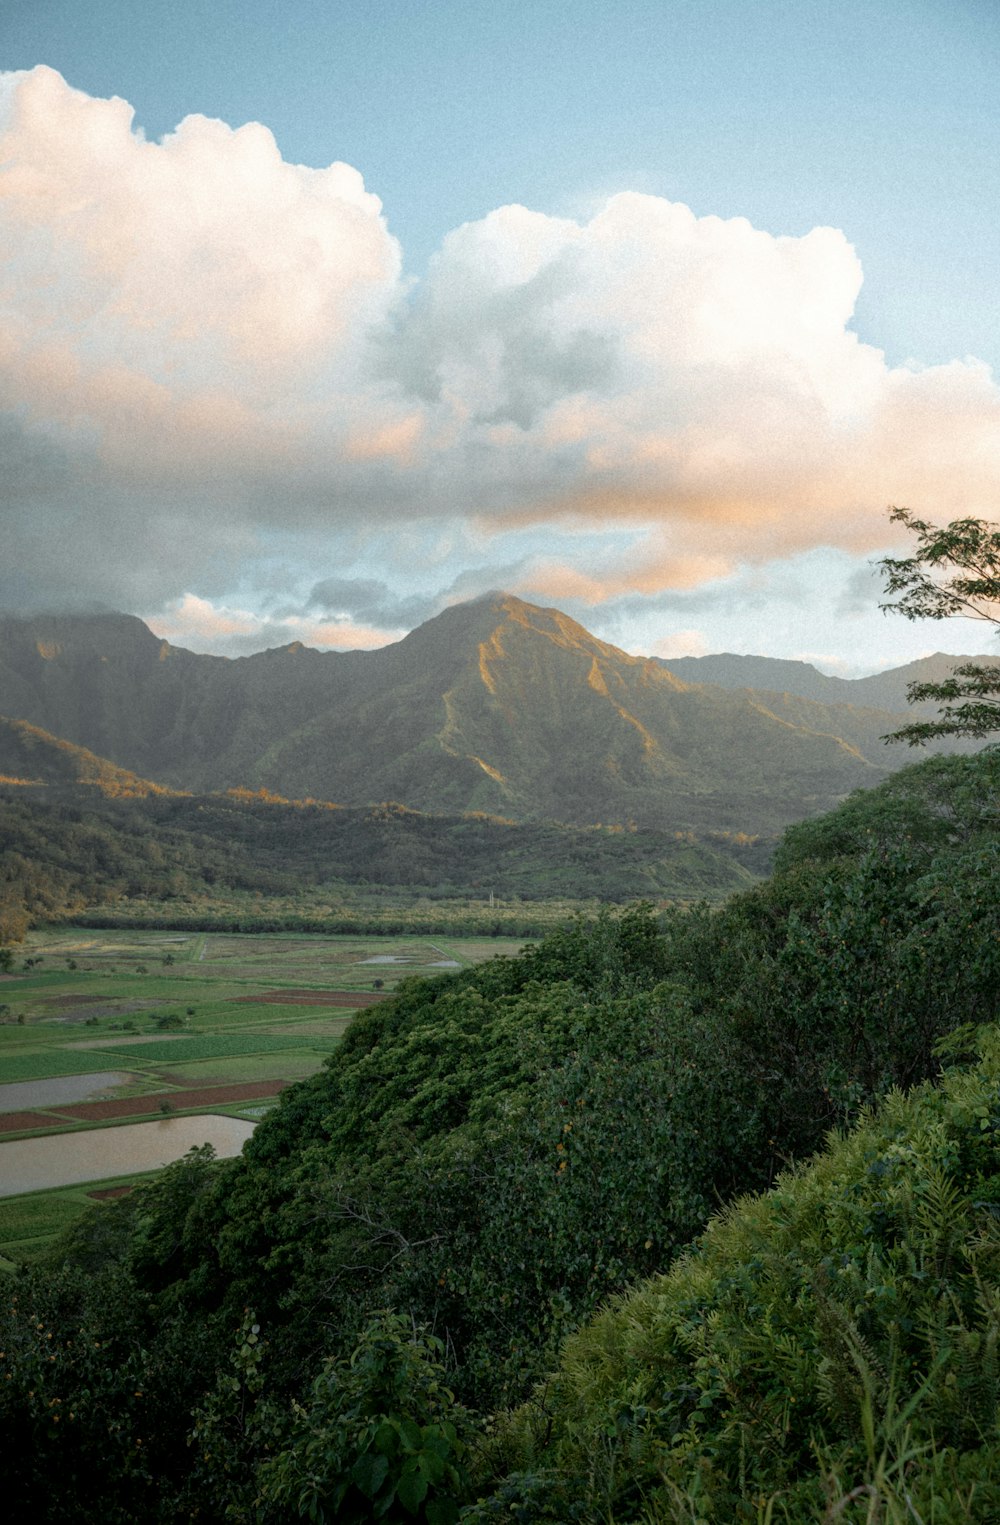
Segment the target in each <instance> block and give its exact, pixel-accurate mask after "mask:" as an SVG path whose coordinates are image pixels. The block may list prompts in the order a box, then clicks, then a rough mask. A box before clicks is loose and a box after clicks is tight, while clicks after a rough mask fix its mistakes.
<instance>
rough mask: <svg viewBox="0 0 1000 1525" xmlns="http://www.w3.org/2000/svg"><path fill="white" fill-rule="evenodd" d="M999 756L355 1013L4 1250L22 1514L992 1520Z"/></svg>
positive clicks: (998, 1449)
mask: <svg viewBox="0 0 1000 1525" xmlns="http://www.w3.org/2000/svg"><path fill="white" fill-rule="evenodd" d="M998 870H1000V753H998V751H997V750H996V749H988V750H986V751H984V752H982V753H980V754H978V755H977V756H974V757H965V758H950V759H933V760H931V761H928V762H924V763H921V764H918V765H917V766H915V767H912V768H908V769H905V770H903V771H902V772H900V773H898V774H896V775H895V776H894V777H892V778H891V779H889V780H888V781H887V782H885V783H884V784H882V785H880V786H879V787H878V788H876V789H874V790H871V791H868V792H866V793H862V794H858V795H856V796H853V797H852V798H851V799H849V800H848V801H847V802H846V803H845V804H844V805H842V806H841V807H840V808H839V809H837V810H836V811H834V812H832V813H831V814H828V815H826V816H823V817H820V818H818V819H816V820H813V821H809V822H805V823H802V824H800V825H798V826H795V827H792V828H790V829H789V830H788V831H787V832H786V834H785V836H784V838H783V840H782V843H781V845H780V848H779V850H778V854H777V857H776V861H775V867H774V872H773V874H772V876H771V878H770V879H769V880H768V881H767V882H765V883H763V884H761V885H759V886H757V887H754V888H751V889H749V890H747V891H746V892H744V893H741V894H739V895H736V896H734V897H733V898H731V899H730V900H728V901H727V902H726V903H725V904H723V905H722V906H720V907H717V908H711V907H708V906H702V907H700V908H698V907H696V908H694V909H689V910H677V911H673V912H669V913H667V914H664V915H660V916H657V915H655V914H654V913H653V911H652V910H651V909H650V908H649V907H638V908H636V907H633V908H631V909H628V910H625V911H622V912H612V911H608V912H605V913H603V914H602V915H601V916H599V917H598V918H596V919H594V920H591V921H583V920H581V921H577V922H575V923H573V924H571V925H569V926H567V927H565V928H564V929H563V930H561V931H558V932H555V933H553V934H551V935H549V936H548V937H546V938H545V939H543V940H542V941H541V942H539V943H538V944H536V945H534V946H532V947H529V948H528V949H527V950H526V952H525V953H524V954H523V955H522V956H521V957H520V958H518V959H506V958H500V959H495V960H493V961H491V962H489V963H486V964H483V965H480V966H478V967H476V968H470V969H465V970H462V971H460V972H458V973H455V974H450V975H444V976H441V977H438V978H435V979H433V980H411V981H409V982H406V983H404V985H403V986H402V987H401V988H400V991H399V993H398V994H397V995H396V996H395V997H394V998H393V999H391V1000H389V1001H386V1002H384V1003H383V1004H382V1005H381V1006H379V1007H378V1008H373V1009H371V1010H370V1011H366V1012H362V1013H359V1015H358V1016H357V1018H356V1019H355V1021H354V1022H353V1024H352V1026H351V1028H350V1029H349V1031H348V1034H347V1037H346V1039H345V1041H344V1043H343V1045H342V1046H341V1048H340V1049H339V1050H338V1051H337V1052H336V1053H335V1054H333V1055H332V1056H331V1058H330V1059H329V1061H328V1062H327V1064H326V1066H325V1068H324V1069H323V1070H322V1071H321V1072H320V1073H319V1074H317V1075H316V1076H314V1077H312V1078H310V1079H308V1080H306V1081H304V1082H302V1083H300V1084H298V1085H296V1086H294V1087H291V1088H290V1089H289V1090H288V1091H286V1092H285V1093H284V1095H283V1096H282V1099H281V1103H280V1105H279V1106H278V1107H277V1108H276V1109H275V1111H274V1112H273V1113H272V1114H271V1115H270V1116H269V1117H268V1118H266V1119H265V1120H264V1121H263V1122H262V1123H261V1124H260V1125H259V1127H258V1128H257V1130H256V1132H255V1134H254V1136H253V1138H252V1140H251V1141H250V1143H249V1144H248V1146H247V1147H246V1149H245V1151H244V1154H243V1155H242V1157H240V1158H239V1159H237V1160H234V1161H227V1162H218V1161H215V1160H214V1159H212V1158H211V1157H210V1156H209V1154H208V1153H207V1152H205V1151H199V1152H194V1153H193V1154H191V1155H189V1156H188V1157H187V1158H186V1159H184V1160H183V1161H181V1162H179V1163H178V1164H176V1165H174V1166H172V1167H170V1168H169V1169H168V1170H166V1171H165V1172H163V1173H162V1175H161V1176H160V1177H158V1178H157V1179H156V1180H155V1181H154V1182H153V1183H151V1184H149V1185H146V1186H143V1187H141V1188H139V1189H137V1190H135V1191H133V1192H132V1193H131V1195H129V1196H128V1197H126V1198H123V1199H121V1200H119V1201H117V1202H114V1203H109V1204H103V1205H101V1206H100V1207H99V1208H95V1209H94V1210H92V1211H91V1212H90V1213H89V1214H88V1215H87V1216H85V1217H84V1218H83V1219H81V1220H80V1221H79V1223H78V1224H77V1225H76V1226H75V1228H74V1229H73V1230H72V1231H71V1232H70V1234H69V1235H68V1236H67V1237H66V1238H65V1239H64V1240H63V1241H62V1242H61V1244H60V1245H59V1246H58V1249H57V1250H56V1251H55V1252H54V1254H53V1257H52V1259H51V1262H50V1263H49V1264H46V1265H44V1266H41V1267H35V1268H30V1269H25V1270H23V1271H22V1272H21V1273H19V1274H18V1276H17V1277H15V1278H14V1279H12V1280H11V1282H10V1283H9V1286H8V1288H7V1290H6V1294H5V1298H4V1304H3V1311H2V1329H0V1346H2V1354H0V1366H2V1368H3V1376H2V1379H0V1403H2V1405H3V1426H4V1433H5V1446H4V1461H3V1464H2V1465H3V1473H4V1476H3V1483H4V1497H5V1499H6V1501H7V1503H8V1507H9V1508H11V1509H12V1510H13V1512H14V1516H15V1517H16V1518H19V1519H30V1518H39V1519H40V1518H45V1519H46V1520H49V1521H53V1522H55V1521H62V1520H65V1521H69V1520H73V1521H75V1522H90V1521H94V1522H97V1521H100V1522H101V1525H115V1522H122V1525H124V1522H126V1521H129V1522H131V1521H135V1520H137V1519H143V1520H149V1521H156V1520H160V1521H176V1520H181V1519H198V1520H204V1521H224V1520H235V1521H258V1522H266V1525H271V1522H275V1525H276V1522H283V1521H290V1520H296V1519H306V1520H313V1521H329V1522H332V1521H338V1522H349V1521H359V1522H360V1521H368V1520H374V1519H381V1520H386V1521H404V1520H423V1521H426V1522H428V1525H441V1522H448V1521H455V1520H458V1519H462V1520H463V1521H467V1522H475V1525H485V1522H487V1521H493V1520H517V1521H522V1522H531V1521H545V1520H548V1521H558V1522H571V1521H577V1522H582V1525H598V1522H614V1525H646V1522H651V1521H690V1522H696V1521H707V1522H718V1525H723V1522H725V1525H729V1522H736V1521H747V1522H751V1521H755V1522H760V1521H772V1520H773V1521H777V1520H785V1521H790V1522H801V1521H803V1520H807V1519H815V1520H821V1519H823V1520H834V1519H837V1520H844V1521H859V1520H869V1521H871V1520H875V1519H879V1520H899V1521H903V1520H914V1519H916V1520H923V1521H930V1520H933V1521H935V1522H936V1525H942V1522H952V1521H958V1520H986V1519H993V1518H997V1517H1000V1443H998V1441H997V1438H996V1436H997V1428H996V1424H997V1412H998V1410H997V1404H998V1400H1000V1385H998V1383H1000V1368H998V1357H997V1340H998V1336H1000V1301H998V1297H997V1290H996V1289H997V1285H998V1282H1000V1155H998V1139H1000V1105H998V1100H997V1098H998V1094H1000V1092H998V1079H1000V1043H998V1040H997V1037H996V1028H995V1026H994V1024H995V1023H996V1020H997V1017H998V1009H997V1008H998V999H1000V996H998V992H1000V936H998V928H1000V872H998Z"/></svg>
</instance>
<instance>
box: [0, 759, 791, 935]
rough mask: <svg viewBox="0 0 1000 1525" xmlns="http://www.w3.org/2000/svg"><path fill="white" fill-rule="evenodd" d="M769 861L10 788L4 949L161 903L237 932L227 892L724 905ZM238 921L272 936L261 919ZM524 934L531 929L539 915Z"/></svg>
mask: <svg viewBox="0 0 1000 1525" xmlns="http://www.w3.org/2000/svg"><path fill="white" fill-rule="evenodd" d="M87 755H88V756H89V754H87ZM95 761H97V760H96V759H95ZM140 782H141V781H139V780H136V781H135V784H136V785H137V784H138V783H140ZM772 849H773V843H769V842H763V841H760V840H755V839H752V838H745V837H741V836H739V835H733V834H728V833H725V832H714V833H707V834H705V835H704V836H702V837H701V838H698V837H696V836H695V834H694V833H692V832H669V831H643V832H637V831H629V830H627V829H622V828H619V829H614V828H609V827H585V826H566V825H559V824H556V823H555V822H514V821H506V820H502V819H498V818H497V817H495V816H487V815H455V816H444V815H428V814H424V813H422V812H420V811H416V810H408V809H406V807H405V806H403V805H398V804H383V805H375V806H371V807H368V808H366V809H341V808H338V807H336V806H333V805H329V804H325V803H322V802H319V801H315V800H310V801H299V802H293V801H290V800H285V799H281V798H280V797H278V796H275V795H273V794H269V793H268V792H267V791H266V790H255V791H249V790H245V789H233V790H229V791H228V792H226V793H224V794H215V795H202V796H191V795H183V794H174V793H171V792H169V791H164V790H159V791H155V790H152V789H150V791H149V792H147V793H146V794H144V795H143V794H140V793H138V792H132V793H130V794H122V793H120V792H118V789H117V787H112V788H111V789H110V790H109V791H106V790H105V789H104V788H102V787H95V786H93V785H91V784H66V783H58V784H56V785H46V786H38V787H28V786H24V785H17V784H9V783H8V784H6V785H4V784H3V782H2V781H0V851H2V867H0V942H3V941H4V940H8V941H15V940H17V939H19V938H20V937H21V936H23V934H24V931H25V929H26V928H27V926H28V925H29V924H30V923H31V921H32V920H39V919H41V920H44V919H45V918H47V917H57V918H58V917H60V916H63V915H66V914H67V913H77V912H80V911H82V910H83V908H84V907H89V908H90V910H91V913H93V910H94V908H95V907H102V906H103V907H105V908H107V909H108V911H109V912H110V909H111V908H112V907H114V906H115V905H116V904H117V903H118V902H120V901H122V900H135V899H137V898H139V899H149V900H153V901H156V902H157V903H158V904H157V909H156V912H155V916H156V919H157V924H159V925H164V924H167V923H169V922H170V919H171V907H173V910H174V913H175V916H180V917H181V919H182V920H183V922H184V924H185V925H189V924H190V923H191V920H192V918H193V917H196V916H197V914H198V912H199V911H201V912H202V913H203V915H204V917H205V919H206V922H211V924H213V925H221V924H232V922H233V915H232V914H230V916H229V922H228V923H226V922H225V917H226V913H227V911H229V912H232V908H231V906H228V905H227V892H232V891H237V892H242V893H248V894H255V895H263V896H281V895H296V896H301V895H302V894H303V892H304V891H308V890H309V889H310V888H312V887H315V886H333V887H336V886H337V885H338V884H339V885H340V886H358V887H366V886H382V887H392V888H396V889H399V890H401V891H407V892H410V893H414V894H416V893H419V894H420V895H423V896H425V897H430V898H433V899H435V900H437V901H447V900H455V899H462V898H463V897H464V898H467V897H469V896H470V895H474V896H476V897H477V898H478V899H479V900H481V901H482V900H484V899H488V897H489V892H490V891H491V890H495V891H496V893H497V895H498V896H499V897H502V898H503V899H505V900H514V899H518V900H523V901H533V900H538V899H543V898H546V899H547V898H551V897H557V896H560V895H567V894H568V895H571V896H573V898H575V899H580V900H586V899H588V898H590V897H595V898H600V899H602V900H609V901H617V900H629V899H636V898H638V897H640V896H642V895H648V896H651V897H656V898H660V897H671V896H680V897H689V898H690V897H695V896H706V895H709V896H711V895H721V894H723V893H727V892H729V891H731V890H733V889H737V888H740V887H742V886H744V885H748V884H750V883H752V882H753V880H754V878H755V877H756V876H757V875H759V873H760V872H761V871H762V869H763V868H764V867H765V865H766V863H767V861H768V857H769V854H770V852H771V850H772ZM91 919H92V922H93V919H94V918H93V914H92V918H91ZM103 919H104V921H105V922H107V920H108V917H107V916H105V917H104V918H103ZM237 920H238V921H239V923H240V925H241V926H242V927H243V929H244V930H246V931H253V930H266V929H267V928H266V927H265V926H264V924H263V922H262V920H261V919H260V918H258V920H257V922H256V923H255V922H253V921H252V920H251V919H248V917H247V915H246V914H244V915H243V916H242V917H238V918H237ZM286 921H287V918H286ZM524 921H525V923H526V925H527V926H529V927H530V926H531V924H532V916H531V913H530V910H529V911H526V913H525V916H524ZM130 924H134V920H133V921H132V923H130ZM312 924H313V923H312V922H310V923H309V925H312ZM327 930H330V931H333V930H337V928H335V927H333V926H329V925H328V927H327Z"/></svg>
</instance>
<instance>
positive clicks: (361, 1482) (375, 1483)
mask: <svg viewBox="0 0 1000 1525" xmlns="http://www.w3.org/2000/svg"><path fill="white" fill-rule="evenodd" d="M388 1471H389V1461H388V1458H387V1457H385V1456H383V1455H381V1454H380V1453H379V1452H377V1451H366V1452H365V1454H364V1455H363V1456H359V1457H358V1459H357V1461H356V1462H355V1463H354V1466H353V1467H352V1468H351V1478H352V1480H353V1481H354V1482H355V1483H356V1484H357V1486H358V1487H359V1488H360V1489H361V1492H362V1493H363V1494H364V1496H365V1498H367V1499H373V1498H374V1497H375V1495H376V1493H378V1491H379V1489H380V1488H381V1486H382V1484H383V1483H384V1482H385V1479H386V1476H387V1474H388Z"/></svg>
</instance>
